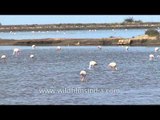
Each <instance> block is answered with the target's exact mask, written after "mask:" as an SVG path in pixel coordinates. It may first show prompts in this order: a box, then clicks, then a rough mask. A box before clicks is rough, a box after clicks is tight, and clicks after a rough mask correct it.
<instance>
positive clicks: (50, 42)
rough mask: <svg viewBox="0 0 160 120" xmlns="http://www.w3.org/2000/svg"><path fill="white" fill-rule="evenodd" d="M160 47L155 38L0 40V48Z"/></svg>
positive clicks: (158, 41)
mask: <svg viewBox="0 0 160 120" xmlns="http://www.w3.org/2000/svg"><path fill="white" fill-rule="evenodd" d="M33 44H34V45H37V46H98V45H101V46H121V45H127V46H160V39H159V38H157V37H135V38H128V39H126V38H99V39H92V38H90V39H77V38H76V39H74V38H72V39H70V38H47V39H25V40H24V39H22V40H14V39H0V46H31V45H33Z"/></svg>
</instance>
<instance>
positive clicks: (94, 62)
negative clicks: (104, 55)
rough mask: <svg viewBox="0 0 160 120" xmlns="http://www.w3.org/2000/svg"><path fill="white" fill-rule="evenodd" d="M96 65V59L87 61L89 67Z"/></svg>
mask: <svg viewBox="0 0 160 120" xmlns="http://www.w3.org/2000/svg"><path fill="white" fill-rule="evenodd" d="M96 65H97V62H96V61H90V62H89V69H91V68H93V67H94V66H96Z"/></svg>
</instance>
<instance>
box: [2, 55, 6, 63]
mask: <svg viewBox="0 0 160 120" xmlns="http://www.w3.org/2000/svg"><path fill="white" fill-rule="evenodd" d="M1 59H2V60H4V62H5V63H6V62H7V61H6V59H7V56H6V55H2V56H1Z"/></svg>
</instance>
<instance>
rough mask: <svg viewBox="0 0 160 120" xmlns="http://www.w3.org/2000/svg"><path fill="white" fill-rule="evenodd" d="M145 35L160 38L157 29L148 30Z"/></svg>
mask: <svg viewBox="0 0 160 120" xmlns="http://www.w3.org/2000/svg"><path fill="white" fill-rule="evenodd" d="M145 35H149V36H159V32H158V31H157V30H156V29H148V30H147V31H146V32H145Z"/></svg>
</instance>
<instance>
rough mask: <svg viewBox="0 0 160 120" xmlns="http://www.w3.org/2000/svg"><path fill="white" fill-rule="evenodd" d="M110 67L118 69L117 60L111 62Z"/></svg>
mask: <svg viewBox="0 0 160 120" xmlns="http://www.w3.org/2000/svg"><path fill="white" fill-rule="evenodd" d="M108 67H110V68H111V69H112V70H117V64H116V63H115V62H111V63H109V64H108Z"/></svg>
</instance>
